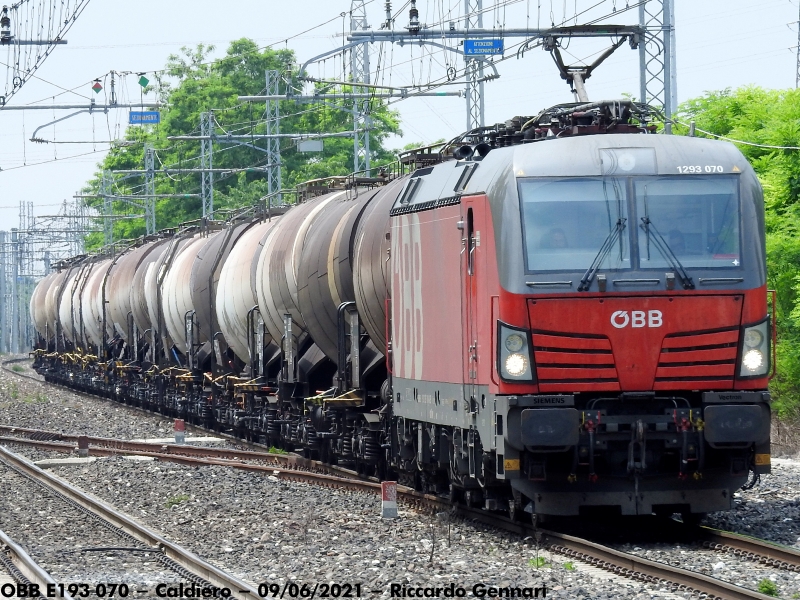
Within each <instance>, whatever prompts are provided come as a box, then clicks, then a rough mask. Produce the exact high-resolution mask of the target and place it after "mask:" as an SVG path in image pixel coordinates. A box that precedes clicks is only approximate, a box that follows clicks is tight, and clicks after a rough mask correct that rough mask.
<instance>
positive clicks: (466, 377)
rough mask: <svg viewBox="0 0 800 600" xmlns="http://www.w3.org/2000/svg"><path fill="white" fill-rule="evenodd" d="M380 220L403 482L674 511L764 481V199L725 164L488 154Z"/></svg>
mask: <svg viewBox="0 0 800 600" xmlns="http://www.w3.org/2000/svg"><path fill="white" fill-rule="evenodd" d="M392 215H393V220H392V233H391V236H392V254H391V256H392V287H391V296H392V314H391V316H392V363H393V378H392V384H393V385H392V389H393V392H394V397H393V400H394V404H393V412H394V415H395V417H396V419H397V422H396V427H395V429H396V430H397V437H396V439H395V442H394V445H395V450H396V452H397V453H398V456H401V457H403V456H405V459H401V462H402V460H406V461H408V460H412V459H413V460H416V461H417V466H418V469H419V472H420V473H421V475H420V479H422V480H424V481H427V482H428V483H431V484H436V485H439V486H441V485H442V483H443V482H444V481H447V482H448V483H449V485H450V486H451V490H452V491H453V492H454V493H460V492H464V493H465V494H466V497H467V498H468V499H470V500H471V501H476V499H478V501H480V503H481V504H483V505H485V506H487V507H490V508H491V507H494V508H502V507H505V506H506V505H507V503H509V502H510V505H511V507H512V509H516V508H524V509H526V510H527V511H528V512H534V513H538V514H561V515H572V514H581V513H585V512H586V511H587V510H591V509H592V508H593V507H611V508H612V509H613V510H617V511H619V512H620V513H622V514H650V513H652V512H656V513H658V512H664V513H670V514H671V513H672V512H682V513H684V514H687V515H688V514H692V513H704V512H708V511H712V510H722V509H727V508H730V507H731V505H732V496H733V492H734V491H735V490H736V489H737V488H739V487H740V486H741V485H742V484H743V483H745V481H746V479H747V476H748V473H749V472H750V471H751V470H752V471H754V472H756V473H759V472H761V473H763V472H768V470H769V422H770V410H769V404H768V402H769V394H768V393H767V391H766V390H767V378H768V375H769V372H770V369H771V360H770V342H771V327H770V322H769V319H768V314H767V301H766V267H765V251H764V217H763V200H762V195H761V189H760V186H759V184H758V181H757V179H756V177H755V174H754V173H753V171H752V169H751V168H750V167H749V166H748V164H747V162H746V160H745V159H744V157H743V156H742V155H741V153H739V152H738V151H737V150H736V148H735V147H733V146H732V145H730V144H727V143H723V142H717V141H711V140H703V139H697V138H687V137H677V136H667V135H636V136H633V135H602V136H576V137H568V138H565V139H544V140H542V141H539V142H536V143H531V144H525V145H518V146H514V147H510V148H498V149H495V150H492V151H491V152H489V153H488V154H487V155H486V156H485V157H482V158H478V157H474V158H473V160H466V161H458V162H451V163H445V164H442V165H439V166H436V167H433V168H430V169H425V170H421V171H418V172H417V173H416V174H415V175H414V176H413V177H412V179H411V180H410V182H409V183H408V184H407V185H406V188H405V189H404V191H403V193H401V195H400V197H399V198H398V201H397V202H396V203H395V207H394V209H393V211H392ZM410 438H411V439H412V442H408V440H409V439H410ZM403 440H405V441H403ZM404 447H405V448H404ZM445 447H446V448H447V449H448V451H447V452H446V453H445V452H444V450H443V448H445ZM404 451H405V455H404V454H403V452H404ZM412 454H413V457H412ZM508 482H510V484H511V490H512V493H511V494H510V495H509V491H508ZM423 483H424V482H423Z"/></svg>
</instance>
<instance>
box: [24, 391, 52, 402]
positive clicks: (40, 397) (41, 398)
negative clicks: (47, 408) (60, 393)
mask: <svg viewBox="0 0 800 600" xmlns="http://www.w3.org/2000/svg"><path fill="white" fill-rule="evenodd" d="M22 401H23V402H24V403H25V404H43V403H44V402H47V396H45V395H44V394H43V393H41V392H37V393H36V394H35V395H33V396H26V397H25V398H23V400H22Z"/></svg>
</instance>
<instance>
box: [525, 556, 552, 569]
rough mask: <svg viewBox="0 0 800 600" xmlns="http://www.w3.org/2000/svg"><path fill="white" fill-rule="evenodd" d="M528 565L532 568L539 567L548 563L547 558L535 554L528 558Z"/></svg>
mask: <svg viewBox="0 0 800 600" xmlns="http://www.w3.org/2000/svg"><path fill="white" fill-rule="evenodd" d="M528 566H529V567H533V568H534V569H540V568H542V567H547V566H549V565H548V564H547V560H545V558H544V556H537V557H535V558H531V559H529V560H528Z"/></svg>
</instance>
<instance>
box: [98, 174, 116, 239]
mask: <svg viewBox="0 0 800 600" xmlns="http://www.w3.org/2000/svg"><path fill="white" fill-rule="evenodd" d="M112 195H113V190H112V189H111V173H109V172H108V171H103V175H102V179H101V180H100V196H101V197H102V198H103V244H104V245H106V246H111V244H113V243H114V219H113V218H112V215H113V214H114V201H113V200H112V199H111V196H112Z"/></svg>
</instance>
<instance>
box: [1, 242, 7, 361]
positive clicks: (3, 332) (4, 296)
mask: <svg viewBox="0 0 800 600" xmlns="http://www.w3.org/2000/svg"><path fill="white" fill-rule="evenodd" d="M7 282H8V245H7V244H6V232H5V231H0V352H8V350H9V343H8V290H7V289H6V283H7Z"/></svg>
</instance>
